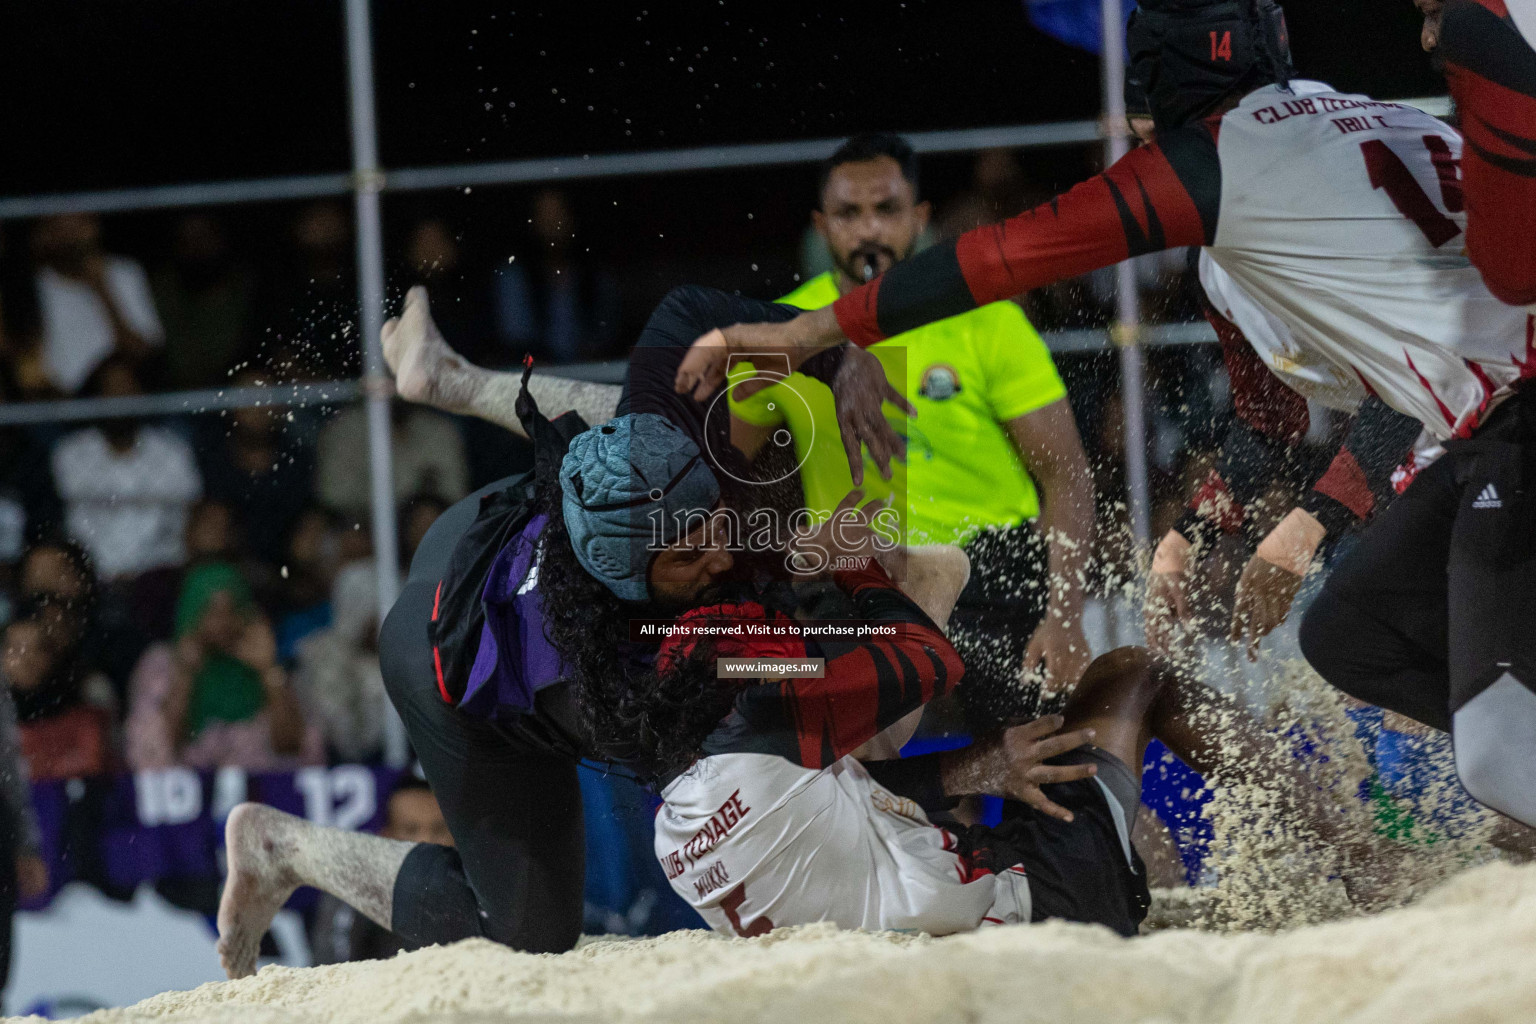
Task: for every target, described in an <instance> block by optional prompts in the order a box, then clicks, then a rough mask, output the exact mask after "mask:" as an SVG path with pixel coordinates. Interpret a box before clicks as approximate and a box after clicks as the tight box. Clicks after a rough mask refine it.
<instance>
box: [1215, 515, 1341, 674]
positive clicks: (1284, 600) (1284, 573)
mask: <svg viewBox="0 0 1536 1024" xmlns="http://www.w3.org/2000/svg"><path fill="white" fill-rule="evenodd" d="M1326 534H1327V530H1326V529H1325V528H1324V527H1323V524H1322V523H1320V522H1318V521H1317V519H1316V518H1314V517H1313V516H1312V515H1311V514H1310V513H1308V512H1306V511H1305V510H1303V509H1299V508H1295V509H1292V510H1291V511H1290V514H1289V515H1287V516H1286V517H1285V518H1284V519H1282V520H1280V524H1279V525H1278V526H1276V527H1275V528H1274V529H1273V530H1271V531H1269V535H1268V536H1267V537H1265V538H1264V539H1263V540H1262V541H1261V542H1260V543H1259V549H1258V551H1256V552H1255V553H1254V556H1253V558H1251V559H1249V561H1248V564H1247V565H1246V566H1245V567H1244V568H1243V575H1242V577H1241V578H1240V579H1239V580H1238V582H1237V594H1236V596H1235V597H1234V599H1233V602H1232V626H1231V628H1230V630H1228V639H1230V640H1231V641H1232V642H1233V643H1235V644H1237V643H1246V644H1247V647H1248V660H1249V661H1257V660H1258V657H1259V641H1260V640H1262V639H1264V638H1265V637H1266V636H1268V635H1269V634H1270V633H1271V632H1273V631H1274V629H1275V628H1276V627H1277V626H1279V625H1280V623H1282V622H1284V621H1285V617H1286V616H1287V615H1288V614H1290V611H1291V603H1292V602H1293V601H1295V600H1296V592H1297V591H1299V590H1300V589H1301V583H1302V580H1303V579H1304V578H1305V577H1306V575H1307V569H1308V568H1309V567H1310V566H1311V565H1312V559H1313V557H1314V556H1315V555H1316V554H1317V548H1318V545H1320V544H1321V543H1322V542H1323V537H1324V536H1325V535H1326Z"/></svg>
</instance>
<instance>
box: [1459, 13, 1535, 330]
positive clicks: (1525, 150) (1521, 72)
mask: <svg viewBox="0 0 1536 1024" xmlns="http://www.w3.org/2000/svg"><path fill="white" fill-rule="evenodd" d="M1440 52H1441V55H1442V56H1443V57H1444V59H1445V78H1446V82H1447V83H1448V84H1449V85H1450V87H1451V96H1452V97H1453V98H1454V99H1455V100H1456V108H1457V110H1458V111H1460V113H1461V133H1462V136H1463V137H1464V138H1465V139H1466V147H1465V148H1464V149H1463V151H1462V156H1461V179H1462V191H1463V193H1464V195H1465V197H1466V209H1467V255H1468V256H1469V257H1470V258H1471V260H1472V263H1473V265H1474V266H1476V267H1477V269H1478V271H1479V272H1480V273H1481V274H1482V275H1483V280H1484V282H1486V283H1487V285H1488V290H1489V291H1491V292H1493V293H1494V294H1495V295H1497V296H1498V297H1499V298H1500V299H1502V300H1504V301H1505V302H1508V303H1511V304H1513V305H1517V306H1524V305H1529V304H1530V303H1532V302H1536V245H1532V244H1531V239H1532V238H1533V237H1536V41H1533V40H1529V39H1527V38H1525V37H1524V36H1522V35H1521V33H1520V30H1519V28H1518V27H1517V26H1516V25H1515V22H1514V19H1513V18H1511V17H1510V13H1509V9H1508V7H1507V6H1506V5H1505V2H1504V0H1450V2H1448V3H1447V4H1446V5H1445V10H1444V13H1443V15H1442V17H1441V23H1440Z"/></svg>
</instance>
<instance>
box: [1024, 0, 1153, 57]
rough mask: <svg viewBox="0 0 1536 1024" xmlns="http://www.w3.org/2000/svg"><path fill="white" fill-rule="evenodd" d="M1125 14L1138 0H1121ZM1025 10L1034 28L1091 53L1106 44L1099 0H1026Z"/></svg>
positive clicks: (1129, 11) (1127, 14) (1096, 51)
mask: <svg viewBox="0 0 1536 1024" xmlns="http://www.w3.org/2000/svg"><path fill="white" fill-rule="evenodd" d="M1122 2H1123V3H1124V5H1125V14H1126V17H1130V13H1131V10H1132V9H1133V8H1134V7H1135V6H1136V0H1122ZM1024 10H1025V11H1026V12H1027V13H1028V14H1029V20H1030V22H1031V23H1032V24H1033V25H1034V26H1035V28H1037V29H1039V30H1040V31H1042V32H1044V33H1045V34H1046V35H1048V36H1052V37H1053V38H1056V39H1060V40H1061V41H1062V42H1064V43H1066V44H1068V45H1069V46H1076V47H1078V48H1080V49H1084V50H1087V51H1088V52H1089V53H1098V52H1099V50H1100V49H1102V47H1103V39H1104V29H1103V22H1102V20H1101V19H1100V13H1099V12H1100V7H1099V0H1024Z"/></svg>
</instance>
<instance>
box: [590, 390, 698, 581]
mask: <svg viewBox="0 0 1536 1024" xmlns="http://www.w3.org/2000/svg"><path fill="white" fill-rule="evenodd" d="M560 490H561V492H562V494H563V495H564V497H563V500H562V503H561V508H562V512H563V514H564V517H565V529H566V532H567V533H569V534H570V537H571V547H572V548H574V549H575V551H576V560H577V561H579V562H580V563H581V565H582V568H584V569H586V570H587V572H589V573H591V574H592V575H593V577H595V578H596V579H597V580H599V581H600V582H601V583H602V584H603V585H604V586H606V587H607V588H608V589H609V590H610V591H612V592H613V594H614V596H615V597H617V598H619V599H620V600H622V601H644V600H646V599H647V598H648V597H649V596H650V588H649V586H648V585H647V582H646V574H647V572H648V571H649V569H650V564H651V556H652V555H653V554H655V550H654V548H655V544H654V543H653V541H654V540H655V539H657V538H663V537H668V536H673V535H674V534H675V533H676V531H675V530H674V529H673V528H672V526H671V524H672V523H675V522H680V521H681V517H682V516H683V515H685V514H686V513H689V512H697V511H704V512H707V511H708V510H710V509H712V508H714V506H715V503H716V502H717V501H719V500H720V483H719V481H717V480H716V479H715V475H714V473H712V472H710V469H709V466H708V465H706V464H705V462H704V459H703V458H702V457H701V455H700V454H699V446H698V445H697V444H695V443H694V442H693V439H692V438H690V437H689V436H688V435H687V434H685V433H683V432H682V431H681V430H679V429H678V428H677V427H676V426H675V425H673V424H672V422H671V421H669V420H667V419H665V418H664V417H661V416H658V415H656V414H655V413H649V412H646V413H629V414H626V415H624V416H619V417H616V418H614V419H611V420H609V421H608V422H607V423H604V424H603V425H601V426H597V427H593V428H591V429H590V430H588V431H587V432H586V433H584V434H578V435H577V436H576V438H575V439H574V440H572V441H571V445H570V448H568V449H567V450H566V453H565V460H564V461H563V462H562V463H561V464H560Z"/></svg>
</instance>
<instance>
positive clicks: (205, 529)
mask: <svg viewBox="0 0 1536 1024" xmlns="http://www.w3.org/2000/svg"><path fill="white" fill-rule="evenodd" d="M186 545H187V564H186V565H167V566H162V567H161V568H159V569H151V570H149V571H148V572H146V573H142V574H141V575H140V576H138V577H137V578H136V579H135V580H134V582H133V591H132V595H133V596H132V600H131V602H130V610H131V612H132V618H133V623H134V625H135V626H137V627H138V629H139V631H140V632H141V633H143V635H144V636H145V637H147V638H148V639H150V640H164V639H166V638H168V637H169V636H171V634H172V633H173V632H174V631H175V628H176V596H177V595H178V594H180V593H181V582H182V580H183V579H184V578H185V576H186V573H187V570H188V569H189V568H192V567H195V566H198V565H202V564H203V563H205V562H219V561H223V562H232V563H235V564H240V565H242V568H244V569H245V570H246V572H247V574H248V575H249V574H250V573H251V572H252V571H253V570H259V569H261V568H262V567H261V566H259V565H251V564H248V563H246V564H242V563H245V559H244V544H243V543H242V530H241V526H240V521H239V517H238V515H237V514H236V512H235V509H234V506H233V505H231V504H230V503H229V502H227V501H222V500H220V499H218V498H200V499H198V500H197V501H195V502H193V503H192V507H191V509H189V510H188V512H187V533H186Z"/></svg>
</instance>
